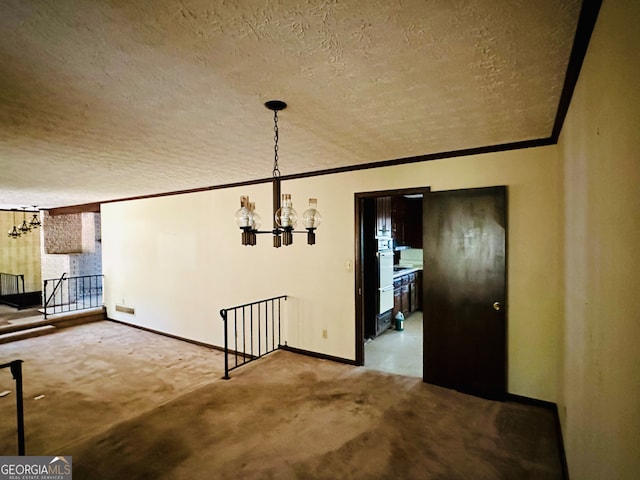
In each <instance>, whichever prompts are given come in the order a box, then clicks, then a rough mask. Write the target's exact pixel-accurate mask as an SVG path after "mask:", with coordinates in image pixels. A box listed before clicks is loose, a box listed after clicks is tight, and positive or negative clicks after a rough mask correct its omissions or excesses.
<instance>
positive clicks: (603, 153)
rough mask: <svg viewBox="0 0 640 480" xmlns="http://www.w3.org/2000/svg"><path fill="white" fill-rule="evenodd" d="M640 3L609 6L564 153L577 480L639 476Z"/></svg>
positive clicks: (564, 401)
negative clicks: (639, 47)
mask: <svg viewBox="0 0 640 480" xmlns="http://www.w3.org/2000/svg"><path fill="white" fill-rule="evenodd" d="M638 25H640V3H638V2H637V1H635V0H627V1H617V2H614V1H611V0H605V1H604V2H603V6H602V10H601V12H600V15H599V18H598V23H597V25H596V28H595V30H594V33H593V36H592V39H591V43H590V45H589V51H588V54H587V56H586V59H585V63H584V65H583V68H582V72H581V75H580V79H579V82H578V84H577V88H576V91H575V94H574V96H573V100H572V103H571V107H570V110H569V114H568V117H567V120H566V122H565V125H564V128H563V131H562V135H561V139H560V143H559V147H560V155H561V158H562V159H563V162H564V172H563V173H564V185H565V187H564V189H565V204H566V207H565V214H564V217H565V226H566V230H565V243H564V248H565V257H566V267H565V291H566V300H565V307H564V309H565V317H566V318H565V326H564V391H563V396H562V398H561V401H560V411H561V413H562V421H563V431H564V437H565V446H566V452H567V458H568V462H569V470H570V474H571V478H573V479H605V478H607V479H609V478H615V479H637V478H640V454H639V453H638V445H640V354H639V353H638V352H640V348H639V346H638V341H639V340H640V304H639V302H638V294H639V287H638V272H640V255H639V254H638V248H639V240H640V134H639V133H638V128H639V127H640V93H639V92H640V90H639V89H638V80H639V79H640V55H639V54H638V45H640V33H639V32H640V29H638Z"/></svg>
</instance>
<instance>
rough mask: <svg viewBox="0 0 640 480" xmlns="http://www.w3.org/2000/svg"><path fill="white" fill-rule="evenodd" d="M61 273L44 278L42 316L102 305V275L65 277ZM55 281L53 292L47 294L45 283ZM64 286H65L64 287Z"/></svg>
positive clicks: (64, 274)
mask: <svg viewBox="0 0 640 480" xmlns="http://www.w3.org/2000/svg"><path fill="white" fill-rule="evenodd" d="M66 275H67V274H66V273H63V274H62V277H60V278H59V279H55V278H54V279H50V280H44V289H43V291H44V295H43V296H44V298H45V299H46V300H45V303H44V305H43V307H44V318H47V315H50V314H53V313H62V312H73V311H77V310H86V309H89V308H97V307H101V306H103V305H104V303H103V298H102V284H103V279H104V275H102V274H100V275H81V276H78V277H67V276H66ZM53 281H56V284H55V286H54V288H53V292H51V294H50V295H49V296H47V285H48V284H49V282H53ZM65 287H66V288H65Z"/></svg>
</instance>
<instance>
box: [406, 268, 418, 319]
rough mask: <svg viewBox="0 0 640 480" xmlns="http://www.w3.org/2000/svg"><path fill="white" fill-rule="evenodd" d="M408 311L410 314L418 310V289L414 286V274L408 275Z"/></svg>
mask: <svg viewBox="0 0 640 480" xmlns="http://www.w3.org/2000/svg"><path fill="white" fill-rule="evenodd" d="M408 276H409V311H410V312H411V313H413V312H415V311H416V310H418V288H417V284H416V272H413V273H410V274H409V275H408Z"/></svg>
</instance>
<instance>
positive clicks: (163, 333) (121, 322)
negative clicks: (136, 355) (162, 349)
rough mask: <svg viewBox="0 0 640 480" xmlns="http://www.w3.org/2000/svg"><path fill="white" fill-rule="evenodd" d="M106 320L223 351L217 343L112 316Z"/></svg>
mask: <svg viewBox="0 0 640 480" xmlns="http://www.w3.org/2000/svg"><path fill="white" fill-rule="evenodd" d="M107 320H108V321H110V322H113V323H120V324H121V325H126V326H127V327H133V328H137V329H138V330H143V331H145V332H150V333H155V334H156V335H162V336H163V337H168V338H173V339H174V340H180V341H182V342H187V343H191V344H193V345H198V346H199V347H205V348H210V349H212V350H219V351H221V352H224V348H222V347H219V346H217V345H212V344H210V343H204V342H199V341H198V340H192V339H190V338H184V337H179V336H178V335H172V334H171V333H167V332H161V331H160V330H154V329H153V328H147V327H142V326H140V325H136V324H134V323H129V322H123V321H122V320H114V319H113V318H108V317H107Z"/></svg>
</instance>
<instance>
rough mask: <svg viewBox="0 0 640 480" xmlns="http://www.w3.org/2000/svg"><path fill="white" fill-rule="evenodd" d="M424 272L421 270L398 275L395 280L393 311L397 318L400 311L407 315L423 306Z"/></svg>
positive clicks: (394, 316)
mask: <svg viewBox="0 0 640 480" xmlns="http://www.w3.org/2000/svg"><path fill="white" fill-rule="evenodd" d="M421 288H422V272H421V271H420V270H418V271H415V272H411V273H407V274H404V275H397V276H396V277H395V278H394V280H393V312H392V315H393V316H392V318H396V315H397V313H398V312H402V314H403V315H404V316H405V318H406V317H407V316H409V315H410V314H411V313H413V312H415V311H416V310H420V309H421V308H422V293H421V291H420V289H421Z"/></svg>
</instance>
